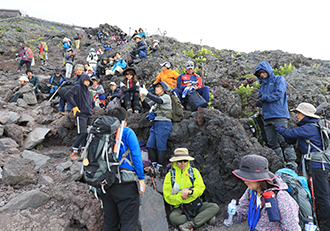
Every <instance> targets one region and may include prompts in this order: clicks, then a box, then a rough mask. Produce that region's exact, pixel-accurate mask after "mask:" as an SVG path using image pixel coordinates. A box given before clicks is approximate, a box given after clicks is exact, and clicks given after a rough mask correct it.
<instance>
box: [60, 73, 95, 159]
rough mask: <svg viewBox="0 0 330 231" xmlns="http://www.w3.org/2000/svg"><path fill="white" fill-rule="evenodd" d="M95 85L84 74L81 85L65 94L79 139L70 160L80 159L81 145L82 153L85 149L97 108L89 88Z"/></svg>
mask: <svg viewBox="0 0 330 231" xmlns="http://www.w3.org/2000/svg"><path fill="white" fill-rule="evenodd" d="M90 85H93V81H92V80H91V78H90V77H89V76H88V75H86V74H82V75H81V77H80V79H79V84H76V85H74V86H73V87H72V88H71V89H70V90H69V91H68V92H67V93H65V98H66V100H67V101H68V102H69V103H70V105H71V106H72V111H73V116H74V117H76V121H77V137H76V139H75V141H74V142H73V147H72V153H71V155H70V158H71V159H72V160H77V159H78V158H80V156H79V155H78V149H79V146H80V145H81V146H82V147H81V153H82V152H83V151H84V149H85V145H86V138H87V128H88V126H90V125H91V124H92V111H93V108H94V107H95V102H94V99H93V95H92V93H91V92H90V91H89V90H88V87H89V86H90Z"/></svg>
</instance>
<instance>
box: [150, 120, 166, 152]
mask: <svg viewBox="0 0 330 231" xmlns="http://www.w3.org/2000/svg"><path fill="white" fill-rule="evenodd" d="M171 130H172V121H158V120H156V121H155V122H154V124H153V125H152V127H151V128H150V131H149V133H150V135H149V138H148V142H147V148H153V149H156V150H157V151H166V150H167V139H168V136H169V135H170V132H171Z"/></svg>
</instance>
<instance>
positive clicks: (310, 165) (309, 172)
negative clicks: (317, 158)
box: [308, 160, 318, 226]
mask: <svg viewBox="0 0 330 231" xmlns="http://www.w3.org/2000/svg"><path fill="white" fill-rule="evenodd" d="M308 175H309V185H310V188H311V194H312V201H313V209H314V217H315V224H316V226H318V222H317V216H316V204H315V196H314V186H313V177H312V164H311V161H310V160H309V161H308Z"/></svg>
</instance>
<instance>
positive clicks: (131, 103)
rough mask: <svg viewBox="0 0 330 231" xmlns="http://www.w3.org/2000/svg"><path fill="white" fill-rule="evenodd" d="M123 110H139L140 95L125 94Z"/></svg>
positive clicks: (135, 93) (136, 93)
mask: <svg viewBox="0 0 330 231" xmlns="http://www.w3.org/2000/svg"><path fill="white" fill-rule="evenodd" d="M124 104H125V108H126V110H127V109H130V108H133V110H140V95H139V93H138V92H134V93H132V92H126V93H125V96H124Z"/></svg>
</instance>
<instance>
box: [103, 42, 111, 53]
mask: <svg viewBox="0 0 330 231" xmlns="http://www.w3.org/2000/svg"><path fill="white" fill-rule="evenodd" d="M103 47H104V52H107V51H108V50H110V49H111V44H110V43H108V44H107V45H104V44H103Z"/></svg>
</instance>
